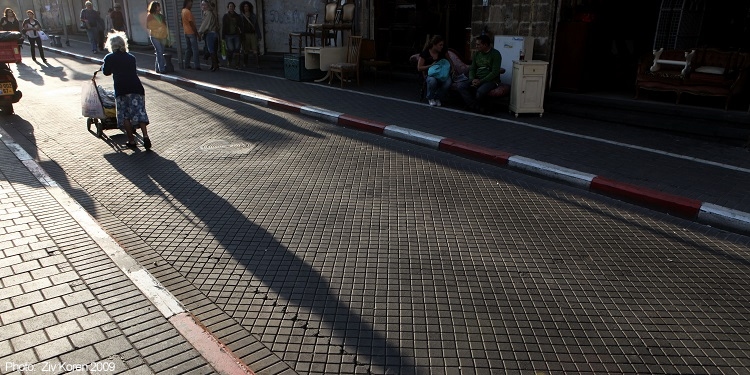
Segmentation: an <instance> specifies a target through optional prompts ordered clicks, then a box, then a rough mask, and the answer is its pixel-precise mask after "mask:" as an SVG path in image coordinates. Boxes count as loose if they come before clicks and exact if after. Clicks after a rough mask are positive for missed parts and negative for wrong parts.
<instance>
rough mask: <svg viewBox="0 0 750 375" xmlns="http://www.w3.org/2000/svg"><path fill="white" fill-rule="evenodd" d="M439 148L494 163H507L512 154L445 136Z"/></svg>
mask: <svg viewBox="0 0 750 375" xmlns="http://www.w3.org/2000/svg"><path fill="white" fill-rule="evenodd" d="M438 149H439V150H442V151H448V152H451V153H454V154H458V155H464V156H469V157H471V158H475V159H480V160H484V161H487V162H490V163H493V164H498V165H507V164H508V159H509V158H510V157H511V156H512V154H510V153H507V152H505V151H500V150H496V149H494V148H489V147H483V146H477V145H475V144H473V143H467V142H463V141H457V140H455V139H450V138H443V140H442V141H440V146H439V147H438Z"/></svg>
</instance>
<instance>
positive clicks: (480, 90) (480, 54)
mask: <svg viewBox="0 0 750 375" xmlns="http://www.w3.org/2000/svg"><path fill="white" fill-rule="evenodd" d="M475 43H476V44H475V45H476V48H477V52H476V53H474V57H473V58H472V60H471V67H470V68H469V79H468V80H466V81H463V82H461V83H460V84H459V86H458V93H459V94H461V98H463V100H464V103H466V106H467V108H468V109H469V110H470V111H473V112H482V113H484V112H486V108H485V107H484V106H483V101H484V100H483V99H484V97H485V96H487V93H488V92H490V91H492V90H494V89H495V88H496V87H497V86H499V85H500V64H501V63H502V60H503V56H502V55H500V52H499V51H498V50H496V49H494V48H492V40H491V39H490V37H489V36H487V35H480V36H478V37H476V39H475Z"/></svg>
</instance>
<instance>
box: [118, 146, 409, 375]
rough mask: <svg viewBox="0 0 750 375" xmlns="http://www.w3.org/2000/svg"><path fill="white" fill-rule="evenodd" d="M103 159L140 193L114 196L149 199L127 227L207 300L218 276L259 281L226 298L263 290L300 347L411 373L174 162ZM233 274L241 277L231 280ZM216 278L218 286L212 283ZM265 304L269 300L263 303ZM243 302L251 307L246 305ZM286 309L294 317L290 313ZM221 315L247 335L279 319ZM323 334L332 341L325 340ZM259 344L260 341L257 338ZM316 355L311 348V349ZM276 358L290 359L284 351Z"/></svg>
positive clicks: (389, 347) (379, 337) (319, 285)
mask: <svg viewBox="0 0 750 375" xmlns="http://www.w3.org/2000/svg"><path fill="white" fill-rule="evenodd" d="M104 157H105V159H106V160H107V161H108V162H109V163H111V164H112V166H113V167H114V168H115V169H116V170H117V171H118V172H119V173H121V174H122V175H123V176H124V177H125V178H126V180H127V181H129V182H130V183H132V184H133V185H134V186H135V187H137V189H138V190H140V192H137V191H132V190H131V191H130V192H127V191H123V192H120V193H118V194H121V195H122V196H125V197H132V196H134V195H140V196H142V193H145V194H147V195H148V196H147V197H146V200H148V202H143V201H139V202H133V203H134V204H133V205H132V206H131V207H139V209H140V210H143V211H142V212H132V213H128V214H129V215H131V216H130V218H131V219H132V222H126V223H127V224H128V225H130V226H131V228H132V229H133V230H134V231H136V232H137V233H138V234H139V235H141V236H142V237H145V238H144V239H145V241H146V242H150V243H151V244H152V245H153V246H154V248H155V250H156V251H157V252H159V253H160V255H161V256H162V257H164V258H165V259H166V260H167V261H169V262H170V263H172V264H174V265H175V268H177V269H179V270H180V272H181V273H182V274H183V276H184V277H185V278H186V279H188V280H189V281H190V282H191V283H193V285H194V286H196V287H197V288H199V289H201V290H202V291H203V292H204V293H205V294H207V295H210V291H211V288H223V287H225V285H221V282H222V280H221V279H222V278H223V279H224V280H223V281H224V282H227V281H228V279H230V278H236V277H245V278H251V279H253V280H257V281H259V284H260V285H259V286H258V287H255V288H252V287H249V288H247V289H246V290H245V291H244V295H232V296H230V297H229V298H228V299H232V298H236V299H243V298H245V299H247V298H249V299H252V298H253V297H252V296H249V294H253V293H255V294H257V293H261V294H263V298H262V299H263V300H266V301H265V302H264V305H263V307H264V308H267V307H268V306H272V308H275V309H277V310H278V311H277V312H281V316H283V319H285V320H288V322H287V323H288V324H286V325H285V326H286V327H288V326H290V325H293V326H294V327H296V328H302V329H303V330H304V338H305V339H306V340H305V341H306V342H309V341H308V340H307V339H309V340H312V341H313V342H316V344H315V345H321V343H325V345H328V346H329V347H328V348H325V351H323V353H336V354H340V357H341V358H346V357H347V355H348V358H349V360H352V361H354V362H356V364H357V365H359V366H366V367H370V369H368V370H374V369H377V371H375V372H380V371H383V372H384V373H399V374H409V373H416V372H417V371H416V369H415V366H414V364H413V363H412V362H413V360H412V358H411V357H408V356H407V357H405V356H403V355H402V354H401V352H400V350H399V348H398V347H396V346H395V345H394V344H392V343H391V342H389V340H388V339H387V338H386V337H385V336H384V334H382V333H381V332H378V331H376V330H375V329H374V327H373V325H372V324H371V323H370V322H366V321H363V319H362V317H361V316H360V315H359V314H357V313H356V312H354V311H353V310H352V309H351V308H350V307H349V306H347V305H346V304H345V303H344V302H342V300H341V299H340V296H339V295H338V294H337V292H336V291H335V290H334V289H333V288H332V287H331V285H330V283H329V282H328V281H327V280H326V278H325V277H324V276H323V275H322V274H321V273H320V272H319V271H318V270H317V269H315V268H313V267H312V266H311V264H309V263H308V262H307V261H305V260H304V259H301V258H300V257H299V256H297V255H296V254H295V253H294V252H293V251H291V250H290V249H288V248H287V247H285V246H284V245H283V244H282V243H280V242H279V241H278V240H277V239H276V238H274V235H273V233H270V232H268V231H267V230H266V229H264V228H263V227H261V226H259V225H257V224H255V223H253V222H252V221H250V220H248V219H247V217H246V216H245V215H244V214H243V213H242V212H241V211H239V210H237V209H236V208H235V207H234V206H233V205H232V204H231V203H230V202H228V201H227V200H226V199H224V198H222V197H221V196H220V195H218V194H216V193H215V192H213V191H211V190H210V189H208V188H207V187H205V186H203V185H202V184H201V183H199V182H198V181H196V180H195V179H193V178H192V177H191V176H190V175H189V174H188V173H187V172H185V171H184V170H182V169H181V168H180V166H179V165H178V164H177V163H175V162H174V161H171V160H168V159H166V158H164V157H162V156H160V155H159V154H158V153H157V152H154V151H150V152H135V153H132V154H130V153H113V154H107V155H105V156H104ZM127 189H135V188H133V187H128V188H127ZM127 189H125V190H127ZM150 198H154V199H150ZM125 199H128V198H125ZM157 211H158V212H157ZM180 216H181V217H180ZM126 221H128V220H127V218H126ZM197 232H201V233H202V234H201V235H202V236H203V237H199V235H198V234H197ZM206 232H207V233H206ZM165 238H171V239H173V243H171V244H170V243H165V242H164V240H165ZM185 239H192V241H185ZM191 242H192V243H191ZM175 245H177V246H175ZM226 255H231V257H230V256H226ZM235 262H236V264H233V263H235ZM226 269H232V270H233V271H232V275H226V274H222V271H221V270H226ZM238 270H239V272H241V273H243V274H245V275H236V274H235V272H237V271H238ZM211 273H213V274H211ZM217 278H218V279H219V283H218V284H217V283H215V282H216V279H217ZM212 280H213V281H212ZM212 282H214V283H212ZM253 289H254V290H253ZM219 299H221V298H217V301H213V302H215V303H216V304H217V305H219V306H227V298H224V301H223V302H222V301H218V300H219ZM269 299H272V300H273V301H272V303H270V304H267V303H266V302H268V300H269ZM245 304H250V302H247V300H245ZM223 308H224V307H223ZM225 310H228V309H226V308H225ZM292 310H296V311H297V312H296V313H291V312H292ZM285 312H288V313H285ZM227 313H228V314H230V315H232V314H233V313H235V315H234V316H235V318H236V319H237V320H238V321H242V322H244V324H247V325H251V326H249V327H247V329H248V330H249V331H252V332H253V333H257V332H262V331H263V329H264V328H265V327H263V325H264V324H266V325H267V324H279V322H275V323H274V322H273V320H274V319H276V317H277V316H279V315H275V316H274V318H273V319H272V318H271V315H270V314H265V315H264V314H263V312H257V313H256V315H255V316H252V315H253V314H252V311H227ZM263 316H266V317H267V319H263V318H262V317H263ZM238 317H239V318H238ZM305 319H309V320H308V321H305ZM279 328H280V327H279ZM273 329H276V328H272V330H273ZM326 335H330V336H329V337H327V338H326V337H324V336H326ZM261 336H262V333H261ZM260 341H261V342H264V341H263V339H262V337H261V339H260ZM264 343H265V344H266V345H267V346H268V347H271V346H275V345H270V344H275V342H270V343H269V342H268V341H265V342H264ZM318 350H320V349H317V348H316V352H319V351H318ZM277 354H278V355H279V357H285V358H288V356H284V355H283V354H284V353H277ZM327 357H328V358H330V356H327ZM329 360H330V359H329ZM248 365H249V366H251V367H252V365H253V364H252V363H248ZM292 367H294V365H292Z"/></svg>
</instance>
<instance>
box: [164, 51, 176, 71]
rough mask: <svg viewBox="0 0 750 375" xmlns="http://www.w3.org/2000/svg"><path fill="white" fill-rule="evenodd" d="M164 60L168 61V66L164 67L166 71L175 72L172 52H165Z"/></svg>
mask: <svg viewBox="0 0 750 375" xmlns="http://www.w3.org/2000/svg"><path fill="white" fill-rule="evenodd" d="M164 60H165V61H166V62H167V66H166V67H164V73H174V65H172V54H171V53H165V54H164Z"/></svg>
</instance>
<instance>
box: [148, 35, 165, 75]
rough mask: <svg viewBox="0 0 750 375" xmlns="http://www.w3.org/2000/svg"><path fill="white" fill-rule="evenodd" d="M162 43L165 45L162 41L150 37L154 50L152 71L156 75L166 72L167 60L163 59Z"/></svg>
mask: <svg viewBox="0 0 750 375" xmlns="http://www.w3.org/2000/svg"><path fill="white" fill-rule="evenodd" d="M164 43H166V40H164V39H158V38H154V37H151V44H153V45H154V49H155V50H156V64H154V69H155V70H156V71H157V72H158V73H164V71H165V70H167V60H166V59H164Z"/></svg>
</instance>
